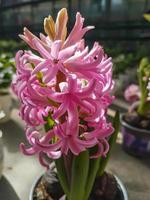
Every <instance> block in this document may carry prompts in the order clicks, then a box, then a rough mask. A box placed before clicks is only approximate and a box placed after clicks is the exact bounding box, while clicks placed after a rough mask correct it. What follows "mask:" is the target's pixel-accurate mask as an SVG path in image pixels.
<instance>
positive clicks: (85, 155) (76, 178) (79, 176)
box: [69, 151, 89, 200]
mask: <svg viewBox="0 0 150 200" xmlns="http://www.w3.org/2000/svg"><path fill="white" fill-rule="evenodd" d="M88 170H89V152H88V151H84V152H81V153H80V154H79V155H78V156H74V158H73V163H72V177H71V193H70V198H69V200H83V198H84V195H85V193H86V192H87V191H85V185H86V182H87V176H88Z"/></svg>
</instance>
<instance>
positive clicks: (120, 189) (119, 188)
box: [29, 174, 128, 200]
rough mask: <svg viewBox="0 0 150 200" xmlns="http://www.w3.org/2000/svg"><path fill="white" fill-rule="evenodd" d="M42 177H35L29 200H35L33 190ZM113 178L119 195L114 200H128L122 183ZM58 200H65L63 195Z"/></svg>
mask: <svg viewBox="0 0 150 200" xmlns="http://www.w3.org/2000/svg"><path fill="white" fill-rule="evenodd" d="M42 177H43V174H42V175H40V176H39V177H37V178H36V180H35V182H34V183H33V186H32V188H31V191H30V195H29V200H36V199H35V198H34V193H35V189H36V188H37V185H38V184H39V182H40V181H41V179H42ZM114 178H115V180H116V182H117V191H118V192H117V194H119V195H117V197H118V196H119V199H118V198H116V200H128V194H127V191H126V188H125V186H124V185H123V183H122V181H121V180H120V179H119V178H118V177H117V176H114ZM56 190H57V189H56ZM59 200H66V198H65V195H63V196H62V197H61V198H60V199H59ZM89 200H94V199H93V198H89Z"/></svg>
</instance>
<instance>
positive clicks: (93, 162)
mask: <svg viewBox="0 0 150 200" xmlns="http://www.w3.org/2000/svg"><path fill="white" fill-rule="evenodd" d="M100 159H101V157H99V158H97V159H90V163H89V172H88V179H87V184H86V188H85V190H86V193H85V196H84V200H87V199H88V197H89V195H90V193H91V191H92V187H93V184H94V181H95V177H96V174H97V171H98V168H99V162H100Z"/></svg>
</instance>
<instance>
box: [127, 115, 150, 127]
mask: <svg viewBox="0 0 150 200" xmlns="http://www.w3.org/2000/svg"><path fill="white" fill-rule="evenodd" d="M124 120H125V122H127V123H128V124H130V125H131V126H134V127H136V128H140V129H147V130H150V117H145V116H140V115H138V113H137V112H136V111H134V112H129V113H126V114H125V115H124Z"/></svg>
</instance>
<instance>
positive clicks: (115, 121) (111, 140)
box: [97, 112, 120, 176]
mask: <svg viewBox="0 0 150 200" xmlns="http://www.w3.org/2000/svg"><path fill="white" fill-rule="evenodd" d="M113 127H114V132H113V133H112V135H111V136H110V138H109V141H108V143H109V152H108V153H107V156H106V157H102V158H101V160H100V163H99V164H100V166H99V170H98V173H97V176H102V175H103V173H104V171H105V168H106V166H107V163H108V161H109V159H110V155H111V152H112V147H113V145H114V144H115V142H116V139H117V136H118V132H119V128H120V120H119V112H116V115H115V117H114V119H113Z"/></svg>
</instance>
